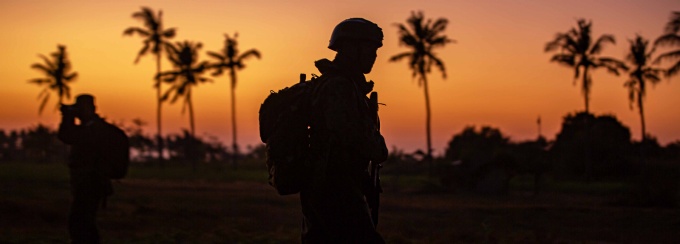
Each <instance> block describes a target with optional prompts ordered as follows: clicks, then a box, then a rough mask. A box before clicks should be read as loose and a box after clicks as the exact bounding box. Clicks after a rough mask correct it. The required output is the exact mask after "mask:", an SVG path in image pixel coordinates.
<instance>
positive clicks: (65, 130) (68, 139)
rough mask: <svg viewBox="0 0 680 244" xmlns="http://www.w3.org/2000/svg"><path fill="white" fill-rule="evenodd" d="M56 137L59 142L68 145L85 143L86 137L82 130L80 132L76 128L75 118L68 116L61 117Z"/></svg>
mask: <svg viewBox="0 0 680 244" xmlns="http://www.w3.org/2000/svg"><path fill="white" fill-rule="evenodd" d="M57 137H58V138H59V140H61V141H62V142H64V143H66V144H69V145H76V144H85V143H87V136H86V135H85V132H84V130H81V129H80V128H78V126H76V123H75V117H73V116H70V115H64V116H62V118H61V123H60V124H59V131H58V132H57Z"/></svg>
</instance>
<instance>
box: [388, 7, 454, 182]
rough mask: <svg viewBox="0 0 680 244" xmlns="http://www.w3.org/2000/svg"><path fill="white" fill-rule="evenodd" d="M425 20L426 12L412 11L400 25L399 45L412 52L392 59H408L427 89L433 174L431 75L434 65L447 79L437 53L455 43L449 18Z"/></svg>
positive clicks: (429, 146)
mask: <svg viewBox="0 0 680 244" xmlns="http://www.w3.org/2000/svg"><path fill="white" fill-rule="evenodd" d="M424 18H425V17H424V15H423V13H422V12H420V11H418V12H411V17H409V18H408V19H407V20H406V24H397V27H398V28H399V32H398V33H399V44H400V45H405V46H406V47H408V48H409V49H410V50H409V51H406V52H402V53H399V54H397V55H394V56H392V57H391V58H390V62H396V61H399V60H402V59H404V58H408V59H409V63H408V65H409V68H410V69H411V70H412V71H413V77H414V78H416V79H417V80H418V86H423V91H424V92H425V121H426V122H425V127H426V136H427V154H426V159H427V161H428V163H429V173H430V175H432V173H433V171H432V170H433V168H432V133H431V126H430V124H431V115H430V114H431V110H430V94H429V90H428V82H427V74H428V73H430V71H431V68H432V65H434V66H436V67H437V68H438V69H439V71H441V72H442V77H443V78H444V79H446V68H445V67H444V62H443V61H442V60H441V59H440V58H438V57H437V56H436V55H435V53H434V52H433V51H434V49H435V48H441V47H444V46H445V45H446V44H447V43H449V42H454V41H453V40H451V39H449V38H448V37H447V36H446V35H445V34H444V31H445V30H446V25H447V24H448V23H449V21H448V20H447V19H445V18H438V19H437V20H435V21H434V22H433V21H432V19H428V20H427V21H425V20H424ZM408 27H410V29H409V28H408Z"/></svg>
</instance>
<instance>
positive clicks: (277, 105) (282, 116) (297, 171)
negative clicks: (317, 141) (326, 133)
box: [259, 74, 321, 195]
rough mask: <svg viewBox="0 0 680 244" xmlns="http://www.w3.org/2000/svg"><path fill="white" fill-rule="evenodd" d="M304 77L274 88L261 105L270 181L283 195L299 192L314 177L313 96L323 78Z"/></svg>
mask: <svg viewBox="0 0 680 244" xmlns="http://www.w3.org/2000/svg"><path fill="white" fill-rule="evenodd" d="M305 79H306V77H305V74H300V82H299V83H297V84H295V85H293V86H290V87H286V88H283V89H281V90H279V91H278V92H274V91H271V94H269V96H267V98H266V99H265V100H264V102H263V103H262V105H261V106H260V118H259V120H260V139H261V140H262V142H264V143H265V144H266V149H267V168H268V169H269V184H270V185H271V186H273V187H274V188H275V189H276V191H277V192H278V193H279V194H280V195H289V194H295V193H298V192H300V190H302V189H303V188H305V187H306V186H307V185H308V182H309V179H310V178H311V177H310V176H311V171H312V166H311V164H310V161H309V143H310V142H309V136H310V135H309V125H310V117H311V98H312V92H313V90H314V89H315V87H316V86H317V84H318V83H320V79H321V78H320V77H318V76H316V75H312V79H311V80H309V81H306V80H305Z"/></svg>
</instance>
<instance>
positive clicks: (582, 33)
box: [545, 19, 626, 113]
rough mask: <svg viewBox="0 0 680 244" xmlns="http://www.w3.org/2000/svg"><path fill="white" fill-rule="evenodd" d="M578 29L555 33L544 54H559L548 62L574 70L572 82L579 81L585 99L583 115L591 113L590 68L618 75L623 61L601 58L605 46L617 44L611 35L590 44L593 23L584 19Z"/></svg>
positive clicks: (622, 66) (601, 37)
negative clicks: (604, 69)
mask: <svg viewBox="0 0 680 244" xmlns="http://www.w3.org/2000/svg"><path fill="white" fill-rule="evenodd" d="M577 22H578V27H577V28H572V29H571V30H569V31H568V32H565V33H557V35H556V36H555V39H554V40H552V41H550V42H548V43H547V44H546V45H545V52H554V51H558V53H556V54H555V55H553V56H552V58H551V59H550V61H552V62H557V63H559V64H562V65H565V66H567V67H570V68H573V69H574V81H576V80H577V79H579V78H581V79H582V81H581V92H582V93H583V98H584V100H585V112H586V113H589V111H590V107H589V105H590V89H591V87H592V83H593V80H592V77H591V75H590V71H591V70H592V69H598V68H602V67H604V68H606V69H607V71H609V72H610V73H613V74H615V75H617V76H618V75H619V72H620V71H621V70H626V67H625V65H624V64H623V62H621V61H619V60H616V59H614V58H609V57H600V56H599V54H600V53H601V52H602V48H603V47H604V45H605V44H607V43H611V44H616V40H615V39H614V36H612V35H609V34H604V35H602V36H600V37H598V38H597V40H596V41H595V42H593V41H592V40H593V38H592V34H591V27H592V22H591V21H586V20H585V19H579V20H577Z"/></svg>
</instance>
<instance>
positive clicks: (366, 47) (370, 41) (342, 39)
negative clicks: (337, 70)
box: [328, 18, 383, 74]
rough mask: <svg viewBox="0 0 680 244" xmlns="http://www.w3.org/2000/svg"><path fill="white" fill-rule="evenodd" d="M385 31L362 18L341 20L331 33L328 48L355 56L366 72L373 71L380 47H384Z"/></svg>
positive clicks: (362, 70) (361, 68) (360, 66)
mask: <svg viewBox="0 0 680 244" xmlns="http://www.w3.org/2000/svg"><path fill="white" fill-rule="evenodd" d="M382 40H383V32H382V29H380V27H378V25H377V24H375V23H373V22H371V21H368V20H366V19H362V18H351V19H346V20H344V21H342V22H340V23H339V24H338V25H337V26H335V29H333V34H331V40H330V42H329V44H328V48H329V49H331V50H333V51H336V52H338V54H340V53H346V54H347V55H350V56H355V58H356V59H358V60H356V61H357V62H358V64H359V69H360V70H361V72H363V73H364V74H367V73H369V72H371V69H372V68H373V64H374V63H375V59H376V57H377V50H378V48H380V47H382Z"/></svg>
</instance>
